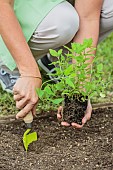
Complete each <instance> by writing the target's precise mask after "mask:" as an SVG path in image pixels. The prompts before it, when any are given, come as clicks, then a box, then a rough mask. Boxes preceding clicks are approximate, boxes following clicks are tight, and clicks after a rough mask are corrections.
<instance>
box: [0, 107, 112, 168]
mask: <svg viewBox="0 0 113 170" xmlns="http://www.w3.org/2000/svg"><path fill="white" fill-rule="evenodd" d="M112 120H113V108H107V109H105V108H103V109H98V110H95V111H94V112H93V114H92V118H91V120H90V121H89V122H88V123H87V124H86V125H85V126H84V127H83V129H81V130H77V129H74V128H72V127H70V128H66V127H62V126H60V124H59V123H58V121H57V119H56V116H54V115H51V116H50V115H49V116H48V115H42V116H40V115H39V116H38V117H37V118H36V119H35V120H34V124H33V128H34V129H33V130H35V131H37V132H38V134H39V136H40V137H39V140H38V141H37V142H35V143H33V144H31V145H30V147H29V151H28V153H27V154H26V152H25V151H24V149H23V145H22V141H21V139H22V135H23V133H24V131H25V125H24V123H23V122H18V121H13V122H10V123H8V122H7V121H6V122H7V123H3V122H4V121H2V120H1V121H0V122H1V123H0V170H112V166H113V164H112Z"/></svg>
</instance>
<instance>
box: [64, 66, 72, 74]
mask: <svg viewBox="0 0 113 170" xmlns="http://www.w3.org/2000/svg"><path fill="white" fill-rule="evenodd" d="M72 71H73V65H72V64H71V65H70V66H69V67H68V68H66V69H65V70H64V75H66V76H68V75H69V74H70V73H71V72H72Z"/></svg>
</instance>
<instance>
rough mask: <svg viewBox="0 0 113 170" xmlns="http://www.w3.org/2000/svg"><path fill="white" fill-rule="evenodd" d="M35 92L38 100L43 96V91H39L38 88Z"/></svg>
mask: <svg viewBox="0 0 113 170" xmlns="http://www.w3.org/2000/svg"><path fill="white" fill-rule="evenodd" d="M36 92H37V94H38V97H39V98H41V97H42V96H43V95H44V91H43V90H41V89H40V88H37V89H36Z"/></svg>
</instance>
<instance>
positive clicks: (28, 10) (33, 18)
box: [0, 0, 65, 70]
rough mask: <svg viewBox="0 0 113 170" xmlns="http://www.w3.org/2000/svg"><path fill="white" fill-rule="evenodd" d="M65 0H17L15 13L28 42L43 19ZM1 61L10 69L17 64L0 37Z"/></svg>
mask: <svg viewBox="0 0 113 170" xmlns="http://www.w3.org/2000/svg"><path fill="white" fill-rule="evenodd" d="M63 1H65V0H15V4H14V11H15V14H16V16H17V18H18V21H19V23H20V25H21V28H22V30H23V33H24V36H25V38H26V41H27V42H28V41H29V39H30V37H31V36H32V34H33V32H34V31H35V29H36V27H37V26H38V25H39V24H40V22H41V21H42V20H43V18H44V17H45V16H46V15H47V14H48V13H49V12H50V11H51V9H52V8H54V7H55V6H56V5H58V4H59V3H61V2H63ZM0 60H2V61H3V63H4V64H5V65H6V66H7V67H8V68H9V69H10V70H13V69H14V68H15V67H16V63H15V61H14V59H13V57H12V56H11V54H10V52H9V50H8V49H7V47H6V45H5V43H4V42H3V40H2V37H1V36H0Z"/></svg>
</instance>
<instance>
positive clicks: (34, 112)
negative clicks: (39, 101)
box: [32, 105, 37, 116]
mask: <svg viewBox="0 0 113 170" xmlns="http://www.w3.org/2000/svg"><path fill="white" fill-rule="evenodd" d="M36 107H37V105H35V106H34V107H33V109H32V114H33V115H34V116H35V115H36Z"/></svg>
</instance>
